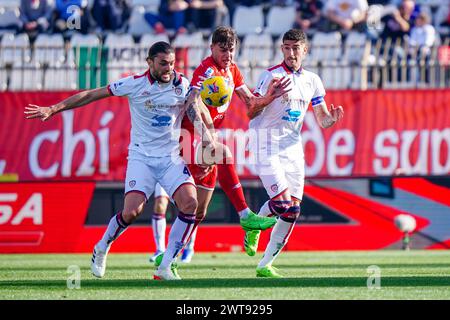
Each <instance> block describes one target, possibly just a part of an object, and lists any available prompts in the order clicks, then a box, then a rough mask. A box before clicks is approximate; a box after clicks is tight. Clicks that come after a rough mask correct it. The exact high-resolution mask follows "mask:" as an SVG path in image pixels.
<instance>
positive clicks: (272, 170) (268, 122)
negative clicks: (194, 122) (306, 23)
mask: <svg viewBox="0 0 450 320" xmlns="http://www.w3.org/2000/svg"><path fill="white" fill-rule="evenodd" d="M281 50H282V52H283V56H284V61H283V62H282V63H281V64H279V65H276V66H274V67H272V68H269V69H268V70H267V71H264V72H263V74H262V75H261V77H260V80H259V83H258V86H257V88H256V89H255V94H257V95H264V94H265V91H266V90H267V88H268V86H269V84H270V82H271V81H272V80H273V79H276V78H282V77H287V78H289V79H291V85H290V87H289V89H291V90H290V91H289V92H288V93H286V94H285V95H283V96H282V97H280V98H277V99H275V100H274V101H273V102H272V103H270V104H268V105H266V106H262V107H259V108H258V107H251V108H250V109H249V112H248V116H249V118H250V119H251V121H250V124H249V127H250V130H253V131H254V132H253V133H254V135H253V138H251V139H250V141H249V149H250V151H251V152H252V154H253V155H254V156H255V157H256V170H257V173H258V175H259V178H260V179H261V181H262V183H263V185H264V188H265V189H266V191H267V193H268V195H269V197H270V200H269V201H267V202H266V203H265V204H264V205H263V206H262V207H261V209H260V211H259V213H258V215H263V216H268V215H275V216H277V217H278V221H277V223H276V224H275V227H274V228H273V230H272V233H271V236H270V241H269V243H268V245H267V248H266V251H265V252H264V256H263V258H262V259H261V261H260V262H259V264H258V267H257V269H256V275H257V276H258V277H274V278H275V277H281V275H280V274H279V273H277V271H276V269H275V268H274V267H272V263H273V261H274V260H275V258H276V257H277V255H278V254H279V253H280V251H281V250H282V248H283V247H284V245H285V244H286V243H287V241H288V239H289V236H290V234H291V232H292V229H293V227H294V224H295V222H296V220H297V218H298V216H299V215H300V202H301V200H302V197H303V187H304V180H305V172H304V165H305V161H304V155H303V146H302V140H301V135H300V130H301V128H302V125H303V120H304V117H305V114H306V111H307V109H308V106H309V104H310V103H311V104H312V108H313V111H314V115H315V117H316V119H317V121H318V122H319V124H320V125H321V127H322V128H328V127H331V126H332V125H334V124H335V123H336V122H337V121H338V120H340V119H341V118H342V117H343V114H344V112H343V109H342V107H341V106H339V107H337V108H334V107H333V105H331V109H330V110H328V108H327V105H326V103H325V100H324V96H325V90H324V88H323V84H322V81H321V80H320V78H319V76H318V75H316V74H314V73H312V72H310V71H307V70H305V69H303V68H302V61H303V59H304V58H305V56H306V54H307V52H308V43H307V39H306V36H305V34H304V32H303V31H301V30H297V29H291V30H289V31H288V32H286V33H285V34H284V35H283V43H282V46H281ZM260 233H261V231H258V230H253V231H247V232H246V235H245V239H244V247H245V250H246V252H247V254H248V255H250V256H253V255H255V253H256V250H257V247H258V240H259V235H260Z"/></svg>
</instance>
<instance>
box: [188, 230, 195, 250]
mask: <svg viewBox="0 0 450 320" xmlns="http://www.w3.org/2000/svg"><path fill="white" fill-rule="evenodd" d="M197 230H198V227H197V228H195V229H194V231H192V234H191V238H190V239H189V242H188V243H187V244H186V249H189V250H194V245H195V238H197Z"/></svg>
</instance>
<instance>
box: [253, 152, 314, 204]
mask: <svg viewBox="0 0 450 320" xmlns="http://www.w3.org/2000/svg"><path fill="white" fill-rule="evenodd" d="M260 159H261V161H260V162H259V163H257V164H256V166H255V168H256V171H257V173H258V176H259V178H260V179H261V181H262V183H263V185H264V188H265V189H266V192H267V194H268V195H269V197H270V198H271V199H272V198H274V197H276V196H278V195H279V194H281V193H282V192H283V191H284V190H286V189H288V190H289V193H290V195H291V196H294V197H296V198H297V199H299V200H302V198H303V189H304V186H305V158H304V155H303V152H301V153H300V154H299V152H298V150H296V152H292V150H284V151H282V152H279V153H278V154H275V155H270V156H266V157H261V158H260Z"/></svg>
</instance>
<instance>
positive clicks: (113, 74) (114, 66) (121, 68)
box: [103, 33, 139, 82]
mask: <svg viewBox="0 0 450 320" xmlns="http://www.w3.org/2000/svg"><path fill="white" fill-rule="evenodd" d="M103 46H104V47H105V48H107V49H108V62H107V67H108V82H112V81H115V80H117V79H120V78H122V77H123V76H126V75H129V74H131V73H133V70H134V67H135V66H136V65H137V64H139V48H138V47H136V46H135V44H134V40H133V37H132V36H131V35H129V34H121V35H119V34H114V33H109V34H108V35H107V37H106V39H105V42H104V43H103Z"/></svg>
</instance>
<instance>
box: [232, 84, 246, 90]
mask: <svg viewBox="0 0 450 320" xmlns="http://www.w3.org/2000/svg"><path fill="white" fill-rule="evenodd" d="M244 86H245V83H243V84H241V85H240V86H239V87H237V88H234V90H238V89H241V88H242V87H244Z"/></svg>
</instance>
